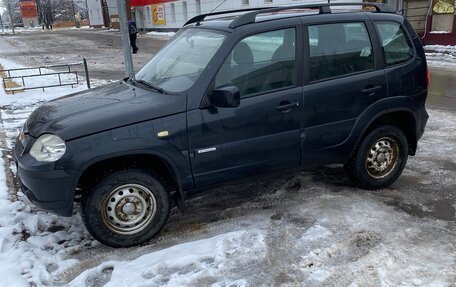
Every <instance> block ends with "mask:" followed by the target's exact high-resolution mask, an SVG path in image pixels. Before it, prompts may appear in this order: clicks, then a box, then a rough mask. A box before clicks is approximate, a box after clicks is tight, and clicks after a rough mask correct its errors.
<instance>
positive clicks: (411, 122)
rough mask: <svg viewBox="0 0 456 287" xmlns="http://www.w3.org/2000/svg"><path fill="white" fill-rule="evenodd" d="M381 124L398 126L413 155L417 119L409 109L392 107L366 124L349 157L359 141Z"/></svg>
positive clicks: (415, 145) (415, 143) (415, 142)
mask: <svg viewBox="0 0 456 287" xmlns="http://www.w3.org/2000/svg"><path fill="white" fill-rule="evenodd" d="M382 125H391V126H394V127H397V128H399V129H400V130H401V131H402V132H403V133H404V135H405V137H406V138H407V142H408V145H409V155H411V156H413V155H415V153H416V148H417V142H418V140H417V136H416V129H417V126H416V125H417V121H416V118H415V116H414V114H413V112H412V110H409V109H394V110H388V111H386V112H384V113H382V114H379V115H377V117H375V118H373V119H372V120H371V121H370V122H369V124H367V125H366V126H365V127H364V128H363V130H362V132H361V133H360V135H359V137H358V139H357V141H356V145H355V146H354V147H355V148H354V149H353V150H352V152H351V154H350V157H349V158H351V157H352V156H353V154H354V153H355V152H356V149H357V147H358V146H359V145H360V143H361V141H362V140H363V139H364V138H365V137H366V136H367V134H369V132H371V131H372V130H374V129H375V128H377V127H379V126H382Z"/></svg>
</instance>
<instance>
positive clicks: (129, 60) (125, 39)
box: [117, 0, 135, 78]
mask: <svg viewBox="0 0 456 287" xmlns="http://www.w3.org/2000/svg"><path fill="white" fill-rule="evenodd" d="M117 10H118V12H119V24H120V33H121V36H122V48H123V52H124V61H125V75H126V76H127V77H132V78H133V77H134V76H135V74H134V72H133V57H132V55H131V48H130V37H129V33H128V22H127V21H128V20H127V8H126V7H125V0H117Z"/></svg>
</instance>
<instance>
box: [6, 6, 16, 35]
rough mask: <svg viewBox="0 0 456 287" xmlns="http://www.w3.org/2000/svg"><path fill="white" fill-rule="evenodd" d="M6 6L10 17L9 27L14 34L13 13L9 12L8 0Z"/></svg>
mask: <svg viewBox="0 0 456 287" xmlns="http://www.w3.org/2000/svg"><path fill="white" fill-rule="evenodd" d="M6 7H7V8H8V14H9V17H10V23H11V29H12V30H13V35H16V32H15V31H14V23H13V13H11V6H10V0H6Z"/></svg>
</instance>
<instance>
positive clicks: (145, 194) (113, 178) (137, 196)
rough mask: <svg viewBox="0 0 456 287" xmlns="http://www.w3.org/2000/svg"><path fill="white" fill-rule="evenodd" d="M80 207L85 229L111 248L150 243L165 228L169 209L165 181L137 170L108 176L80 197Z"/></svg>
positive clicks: (122, 171)
mask: <svg viewBox="0 0 456 287" xmlns="http://www.w3.org/2000/svg"><path fill="white" fill-rule="evenodd" d="M81 204H82V218H83V221H84V224H85V226H86V228H87V230H88V231H89V232H90V234H92V236H93V237H95V239H97V240H98V241H100V242H101V243H103V244H106V245H109V246H113V247H129V246H133V245H137V244H141V243H144V242H147V241H149V240H150V239H151V238H152V237H153V236H154V235H155V234H157V233H158V232H159V231H160V229H161V228H162V227H163V226H164V225H165V223H166V221H167V219H168V216H169V211H170V206H171V204H170V197H169V192H168V190H167V188H166V184H165V181H164V180H162V179H161V177H160V176H158V175H156V174H151V173H149V172H146V171H143V170H136V169H134V170H133V169H128V170H121V171H116V172H114V173H111V174H109V175H107V176H106V177H104V178H103V179H101V180H100V181H98V183H96V184H95V185H94V187H93V189H92V190H90V191H88V192H86V193H85V194H84V195H83V198H82V202H81Z"/></svg>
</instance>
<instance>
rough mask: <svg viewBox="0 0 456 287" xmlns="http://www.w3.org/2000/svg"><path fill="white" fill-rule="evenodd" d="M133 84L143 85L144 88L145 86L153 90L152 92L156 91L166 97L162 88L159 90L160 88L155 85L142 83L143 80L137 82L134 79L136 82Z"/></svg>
mask: <svg viewBox="0 0 456 287" xmlns="http://www.w3.org/2000/svg"><path fill="white" fill-rule="evenodd" d="M135 83H140V84H143V85H144V86H147V87H149V88H152V89H154V90H156V91H158V92H160V93H162V94H164V95H166V91H165V90H164V89H162V88H160V87H158V86H156V85H154V84H151V83H149V82H147V81H144V80H137V79H136V80H135Z"/></svg>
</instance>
